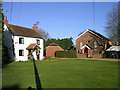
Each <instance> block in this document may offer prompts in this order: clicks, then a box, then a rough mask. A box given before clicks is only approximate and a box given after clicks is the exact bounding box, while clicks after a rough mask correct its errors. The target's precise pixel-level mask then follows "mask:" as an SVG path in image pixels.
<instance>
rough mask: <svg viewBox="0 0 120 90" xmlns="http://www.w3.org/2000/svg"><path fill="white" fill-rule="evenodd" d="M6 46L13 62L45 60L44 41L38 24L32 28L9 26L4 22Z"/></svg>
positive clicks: (6, 21)
mask: <svg viewBox="0 0 120 90" xmlns="http://www.w3.org/2000/svg"><path fill="white" fill-rule="evenodd" d="M4 32H5V36H4V45H5V46H6V47H8V53H9V56H10V59H11V60H12V61H27V60H29V59H31V58H32V57H33V58H34V59H35V60H42V59H43V39H42V38H41V36H40V34H39V33H38V27H37V25H36V24H34V26H33V27H32V29H30V28H25V27H21V26H16V25H11V24H8V20H7V18H6V17H5V20H4Z"/></svg>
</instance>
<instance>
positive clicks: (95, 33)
mask: <svg viewBox="0 0 120 90" xmlns="http://www.w3.org/2000/svg"><path fill="white" fill-rule="evenodd" d="M86 32H90V33H92V34H94V35H95V36H97V37H99V38H105V39H107V40H109V41H111V40H110V39H109V38H106V37H105V36H103V35H101V34H100V33H98V32H96V31H93V30H91V29H87V30H85V31H84V32H82V33H80V34H79V36H78V37H77V38H76V39H78V38H79V37H80V36H82V35H83V34H84V33H86Z"/></svg>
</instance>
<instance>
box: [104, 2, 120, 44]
mask: <svg viewBox="0 0 120 90" xmlns="http://www.w3.org/2000/svg"><path fill="white" fill-rule="evenodd" d="M119 14H120V5H119V3H118V4H116V5H114V7H113V9H112V11H110V12H109V13H108V15H107V25H106V27H105V32H106V33H107V35H108V37H109V38H110V39H111V40H112V42H113V45H120V40H119V39H120V24H119V21H120V15H119Z"/></svg>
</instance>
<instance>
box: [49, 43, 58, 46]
mask: <svg viewBox="0 0 120 90" xmlns="http://www.w3.org/2000/svg"><path fill="white" fill-rule="evenodd" d="M48 46H59V45H58V44H56V43H51V44H49V45H48Z"/></svg>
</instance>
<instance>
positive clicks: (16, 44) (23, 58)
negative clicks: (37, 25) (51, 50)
mask: <svg viewBox="0 0 120 90" xmlns="http://www.w3.org/2000/svg"><path fill="white" fill-rule="evenodd" d="M20 37H22V38H24V44H19V38H20ZM36 40H40V45H38V46H39V47H40V48H41V49H40V59H43V39H40V38H32V37H23V36H14V48H15V58H16V61H26V60H28V56H27V55H28V50H27V49H26V48H27V47H28V46H29V45H30V44H32V43H37V42H36ZM19 50H24V56H19ZM33 56H34V58H35V59H37V56H36V51H34V52H33Z"/></svg>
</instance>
